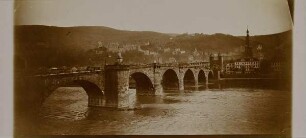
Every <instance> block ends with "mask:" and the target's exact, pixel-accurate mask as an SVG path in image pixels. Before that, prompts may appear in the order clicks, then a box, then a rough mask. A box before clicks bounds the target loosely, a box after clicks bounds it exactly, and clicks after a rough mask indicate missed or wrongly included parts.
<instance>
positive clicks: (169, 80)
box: [162, 69, 179, 89]
mask: <svg viewBox="0 0 306 138" xmlns="http://www.w3.org/2000/svg"><path fill="white" fill-rule="evenodd" d="M162 86H163V88H164V89H179V76H178V74H177V72H176V71H175V70H173V69H167V70H166V71H165V72H164V73H163V74H162Z"/></svg>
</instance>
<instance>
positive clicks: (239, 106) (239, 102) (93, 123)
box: [38, 83, 291, 134]
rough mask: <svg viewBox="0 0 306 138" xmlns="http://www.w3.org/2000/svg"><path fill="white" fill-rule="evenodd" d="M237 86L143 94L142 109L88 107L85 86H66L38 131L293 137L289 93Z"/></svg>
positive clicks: (46, 105) (42, 118)
mask: <svg viewBox="0 0 306 138" xmlns="http://www.w3.org/2000/svg"><path fill="white" fill-rule="evenodd" d="M207 86H208V87H207ZM234 86H235V84H231V85H229V84H227V85H224V84H222V83H219V84H217V83H215V84H209V85H205V84H200V86H199V87H193V86H185V90H184V91H178V90H164V91H163V93H164V94H163V95H162V96H147V95H138V96H137V101H138V102H139V103H140V104H141V106H142V108H141V109H140V110H133V111H118V110H114V109H106V108H95V107H88V106H87V95H86V92H84V90H83V89H82V88H78V87H65V88H60V89H58V90H56V91H55V92H54V93H53V94H52V95H51V96H50V97H49V98H48V99H47V101H46V102H45V103H44V105H43V107H42V109H41V111H40V122H38V124H39V125H38V128H43V129H38V133H39V134H251V133H256V134H268V133H269V134H270V133H275V134H289V133H290V111H291V109H290V92H289V91H286V90H285V91H284V90H273V89H271V88H269V87H268V88H267V89H266V88H265V87H263V88H256V87H247V86H245V88H244V87H241V85H239V86H238V87H237V88H236V87H234ZM264 86H266V85H264ZM220 88H221V89H220Z"/></svg>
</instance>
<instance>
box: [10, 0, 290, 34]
mask: <svg viewBox="0 0 306 138" xmlns="http://www.w3.org/2000/svg"><path fill="white" fill-rule="evenodd" d="M15 5H16V6H15V14H16V24H18V25H21V24H22V25H25V24H26V25H32V24H39V25H52V26H107V27H112V28H116V29H123V30H137V31H138V30H139V31H157V32H165V33H186V32H188V33H205V34H213V33H226V34H232V35H245V30H246V27H247V25H248V26H249V29H250V31H251V35H260V34H272V33H278V32H283V31H287V30H289V29H291V26H292V23H291V17H290V13H289V8H288V4H287V0H23V1H18V2H16V4H15Z"/></svg>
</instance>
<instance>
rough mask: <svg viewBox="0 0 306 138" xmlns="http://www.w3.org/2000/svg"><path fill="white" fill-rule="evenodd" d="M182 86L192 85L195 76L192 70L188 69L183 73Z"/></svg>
mask: <svg viewBox="0 0 306 138" xmlns="http://www.w3.org/2000/svg"><path fill="white" fill-rule="evenodd" d="M183 81H184V86H185V87H186V86H187V87H188V86H194V85H195V83H196V78H195V75H194V73H193V71H191V69H188V70H187V71H186V72H185V73H184V78H183Z"/></svg>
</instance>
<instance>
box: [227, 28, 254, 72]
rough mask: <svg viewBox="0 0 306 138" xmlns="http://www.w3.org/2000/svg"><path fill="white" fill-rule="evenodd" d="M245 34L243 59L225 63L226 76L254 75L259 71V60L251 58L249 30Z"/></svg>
mask: <svg viewBox="0 0 306 138" xmlns="http://www.w3.org/2000/svg"><path fill="white" fill-rule="evenodd" d="M246 33H247V35H246V38H245V41H246V42H245V47H244V53H243V57H242V58H239V59H237V60H231V61H230V62H227V63H226V65H225V73H226V74H250V73H256V72H258V71H259V69H260V60H259V59H257V58H254V57H253V51H252V46H251V45H250V35H249V29H247V31H246Z"/></svg>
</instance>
